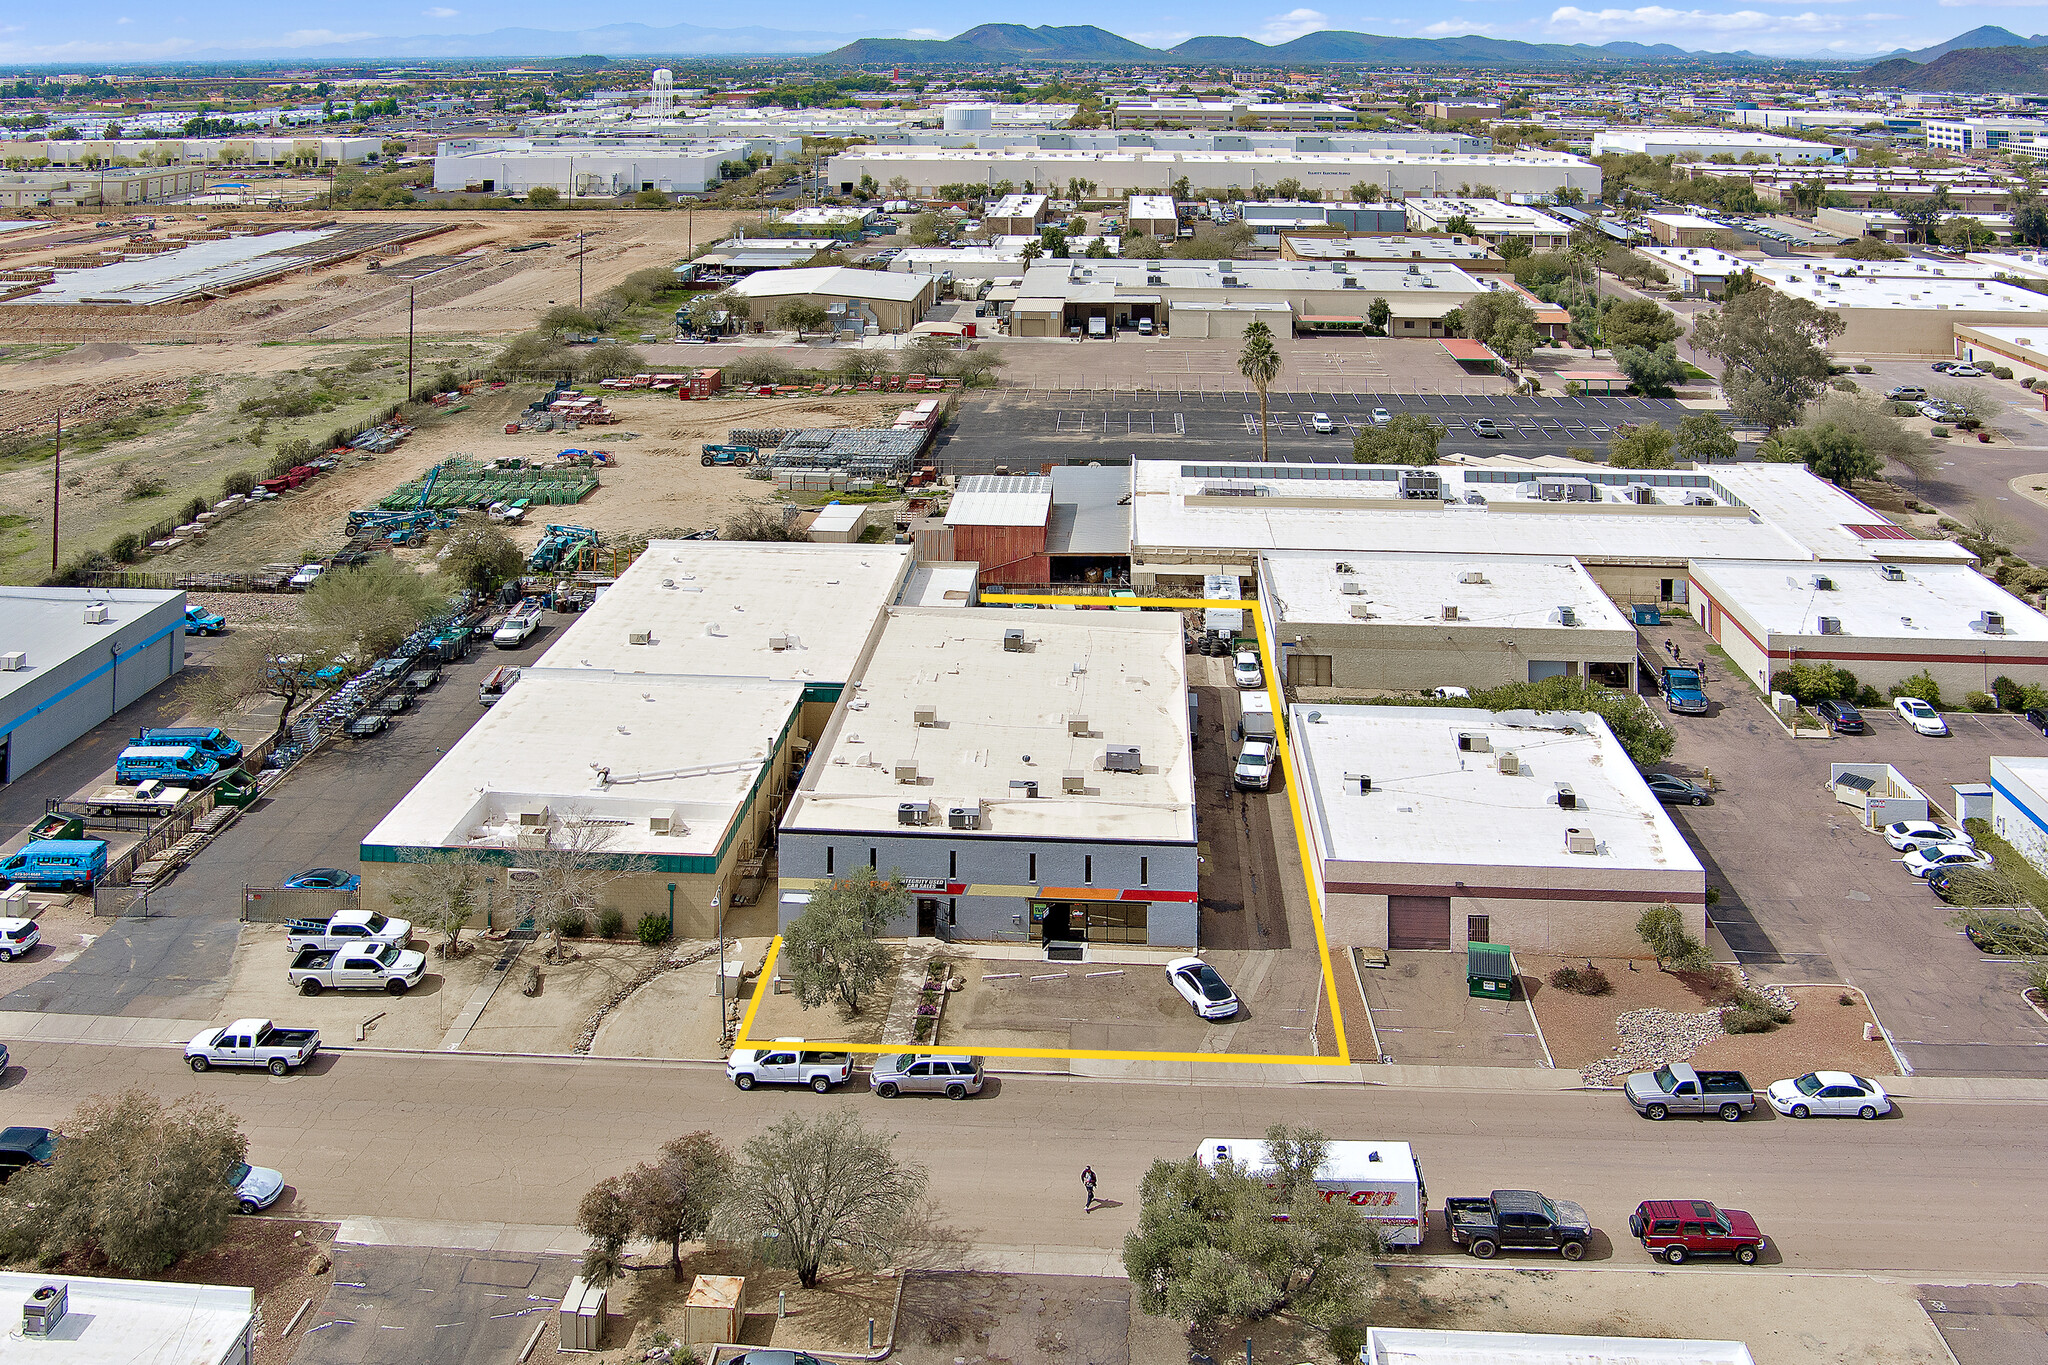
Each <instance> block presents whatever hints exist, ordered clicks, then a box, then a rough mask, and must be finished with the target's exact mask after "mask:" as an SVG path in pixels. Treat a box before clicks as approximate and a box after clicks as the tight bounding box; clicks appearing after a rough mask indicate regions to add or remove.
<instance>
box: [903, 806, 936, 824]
mask: <svg viewBox="0 0 2048 1365" xmlns="http://www.w3.org/2000/svg"><path fill="white" fill-rule="evenodd" d="M931 818H932V803H931V802H929V801H898V802H897V803H896V823H897V824H899V825H927V824H930V823H931Z"/></svg>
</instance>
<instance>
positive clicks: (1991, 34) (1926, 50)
mask: <svg viewBox="0 0 2048 1365" xmlns="http://www.w3.org/2000/svg"><path fill="white" fill-rule="evenodd" d="M1976 47H2048V33H2036V34H2035V35H2034V36H2033V37H2031V38H2022V37H2020V35H2019V34H2017V33H2014V32H2013V31H2012V30H2011V29H2004V28H2000V27H1999V26H1998V25H1996V24H1986V25H1984V27H1982V28H1973V29H1971V30H1970V31H1969V32H1968V33H1963V34H1958V35H1957V36H1955V37H1953V38H1951V39H1949V40H1948V41H1947V42H1945V43H1936V44H1935V45H1934V46H1933V47H1923V48H1921V49H1920V50H1919V51H1918V52H1899V53H1897V54H1895V55H1897V56H1900V57H1904V58H1906V59H1907V60H1908V61H1915V62H1931V61H1933V60H1935V59H1936V58H1937V57H1946V56H1947V55H1948V54H1949V53H1951V52H1961V51H1963V50H1965V49H1968V48H1976Z"/></svg>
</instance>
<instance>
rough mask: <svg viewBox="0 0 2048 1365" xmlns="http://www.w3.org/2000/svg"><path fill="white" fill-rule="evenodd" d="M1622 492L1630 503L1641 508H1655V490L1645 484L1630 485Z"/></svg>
mask: <svg viewBox="0 0 2048 1365" xmlns="http://www.w3.org/2000/svg"><path fill="white" fill-rule="evenodd" d="M1622 491H1623V494H1624V496H1626V497H1627V498H1628V500H1629V501H1630V502H1633V503H1636V504H1638V505H1640V506H1643V507H1654V506H1656V503H1657V490H1655V489H1654V488H1652V487H1650V485H1648V484H1646V483H1632V484H1630V485H1629V486H1628V487H1627V488H1625V489H1623V490H1622Z"/></svg>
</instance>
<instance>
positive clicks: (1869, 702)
mask: <svg viewBox="0 0 2048 1365" xmlns="http://www.w3.org/2000/svg"><path fill="white" fill-rule="evenodd" d="M1856 704H1857V705H1858V706H1883V705H1884V698H1883V697H1882V696H1880V695H1878V691H1877V689H1876V688H1875V687H1873V686H1871V685H1870V684H1869V683H1865V684H1864V685H1863V686H1862V687H1861V688H1859V689H1858V690H1857V693H1856Z"/></svg>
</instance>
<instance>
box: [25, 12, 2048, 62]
mask: <svg viewBox="0 0 2048 1365" xmlns="http://www.w3.org/2000/svg"><path fill="white" fill-rule="evenodd" d="M1680 6H1685V0H1677V4H1675V5H1613V6H1605V5H1602V4H1601V0H1586V3H1583V4H1562V5H1560V4H1556V3H1545V2H1543V0H1449V3H1443V2H1442V0H1436V2H1435V3H1419V2H1418V0H1406V2H1405V3H1373V4H1371V5H1370V7H1369V8H1366V9H1358V10H1351V9H1336V8H1332V9H1309V8H1296V9H1291V10H1282V9H1279V8H1277V7H1276V8H1274V9H1273V10H1272V12H1270V13H1264V14H1261V13H1259V12H1258V10H1256V9H1252V10H1247V9H1245V8H1243V7H1240V6H1235V5H1226V4H1222V3H1216V2H1215V0H1204V2H1203V3H1192V4H1190V3H1181V2H1180V0H1168V2H1167V3H1165V4H1162V5H1159V6H1156V7H1153V6H1139V5H1133V6H1125V7H1122V8H1120V9H1118V10H1117V11H1116V17H1114V18H1109V17H1106V16H1105V15H1104V12H1103V11H1102V10H1101V8H1100V7H1099V6H1093V5H1081V4H1071V3H1054V4H1039V5H1032V6H1027V7H1024V8H1023V10H1021V11H1020V10H1018V9H1015V8H1004V9H997V8H992V7H987V6H981V5H973V4H970V5H967V6H959V5H951V4H934V3H931V2H930V0H908V3H892V4H890V5H887V6H881V5H870V6H868V7H865V9H866V12H861V11H862V7H860V6H858V4H856V6H855V7H853V8H852V9H851V10H850V9H849V7H847V6H845V5H841V4H830V3H825V2H824V0H790V2H789V3H785V4H783V5H780V6H778V7H777V8H776V10H775V11H774V16H775V17H774V19H773V20H772V21H766V22H762V26H763V27H773V28H777V29H785V30H806V31H809V32H813V33H818V32H823V33H846V34H854V33H861V32H867V33H893V34H899V35H903V36H915V37H949V36H951V35H952V34H954V33H957V32H959V31H961V30H962V29H965V28H967V27H970V26H971V25H973V24H976V23H982V22H991V21H1008V22H1023V23H1033V24H1040V23H1052V24H1079V23H1099V24H1101V25H1102V26H1103V27H1105V28H1108V29H1111V30H1113V31H1115V32H1118V33H1122V34H1124V35H1126V36H1128V37H1131V38H1135V39H1137V40H1139V41H1141V42H1146V43H1151V44H1154V45H1157V46H1170V45H1171V44H1173V43H1176V42H1179V41H1180V40H1182V39H1183V38H1188V37H1192V36H1195V35H1197V34H1209V33H1221V34H1243V35H1245V36H1246V37H1251V38H1256V39H1259V40H1261V41H1265V42H1276V41H1285V40H1287V39H1289V38H1293V37H1298V36H1299V35H1301V34H1304V33H1311V32H1314V31H1316V30H1318V29H1326V28H1332V29H1353V30H1357V31H1360V32H1366V33H1383V34H1400V35H1413V36H1425V37H1440V36H1455V35H1459V34H1467V33H1478V34H1487V35H1491V36H1495V37H1501V38H1518V39H1522V40H1524V41H1529V42H1567V43H1575V42H1587V43H1603V42H1609V41H1612V40H1614V39H1618V38H1626V39H1633V40H1635V41H1638V42H1645V43H1658V42H1670V43H1676V44H1677V45H1679V46H1680V47H1684V48H1687V49H1692V50H1702V49H1705V50H1714V51H1732V50H1734V49H1737V48H1747V49H1749V50H1750V51H1754V52H1763V53H1774V54H1786V55H1807V54H1812V55H1823V54H1828V53H1839V54H1842V55H1863V54H1868V53H1873V52H1885V51H1890V50H1892V49H1894V48H1899V47H1905V48H1918V47H1923V46H1927V45H1929V44H1932V43H1937V42H1941V41H1943V40H1945V39H1947V38H1950V37H1953V36H1955V35H1956V34H1959V33H1962V32H1964V31H1966V30H1968V29H1972V28H1975V27H1977V26H1978V25H1980V24H1997V25H2000V26H2001V27H2004V28H2009V29H2011V30H2013V31H2014V32H2016V33H2021V34H2027V33H2033V32H2039V31H2042V30H2044V29H2048V0H1991V3H1965V2H1964V0H1936V3H1933V4H1928V3H1926V0H1916V3H1914V4H1911V5H1902V4H1898V3H1896V0H1721V3H1718V4H1717V3H1710V2H1709V0H1696V2H1695V4H1693V5H1691V6H1685V7H1680ZM1461 11H1463V12H1461ZM757 13H758V12H750V11H742V12H739V13H735V12H734V11H733V10H731V9H728V8H714V7H709V6H684V5H666V6H663V5H654V6H645V7H642V6H632V7H625V6H622V7H619V8H617V9H601V8H598V7H590V8H579V9H577V10H575V11H571V12H566V13H565V11H564V9H563V7H562V6H561V5H559V4H543V3H539V0H493V2H492V3H491V4H489V5H478V4H473V3H471V0H449V3H447V4H437V5H421V4H419V3H417V0H415V3H410V4H405V3H394V2H392V0H366V2H365V3H358V4H349V5H334V6H324V5H322V6H313V5H309V6H304V7H299V6H279V5H276V4H257V3H253V0H183V2H182V3H181V0H168V3H164V0H159V2H158V3H156V4H151V5H142V4H139V3H133V0H81V3H75V4H70V5H63V6H59V7H58V8H57V9H55V10H45V9H43V8H41V7H40V6H30V5H27V4H16V5H9V6H5V7H0V62H14V63H31V62H33V63H45V62H54V63H59V64H70V63H79V64H83V65H88V66H89V65H92V64H94V63H110V62H120V61H161V60H174V59H176V58H178V57H180V56H183V55H188V54H195V53H200V52H238V51H240V52H251V53H254V52H263V53H271V52H278V51H284V50H293V49H301V48H313V47H318V46H322V45H326V44H332V43H344V42H346V43H365V44H368V45H369V46H371V47H374V43H370V40H374V39H380V38H398V37H405V36H408V35H417V34H475V33H486V32H489V31H491V30H494V29H499V28H508V27H525V28H537V29H549V30H562V29H569V28H575V27H595V26H599V25H604V24H610V23H640V24H645V25H649V26H653V27H662V26H667V25H670V24H680V23H690V24H697V25H700V26H703V27H706V28H721V27H728V26H733V25H735V24H736V23H740V22H745V21H747V20H750V19H754V18H755V15H756V14H757ZM1468 15H1469V17H1467V16H1468ZM906 26H909V27H906Z"/></svg>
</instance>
